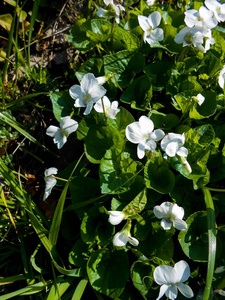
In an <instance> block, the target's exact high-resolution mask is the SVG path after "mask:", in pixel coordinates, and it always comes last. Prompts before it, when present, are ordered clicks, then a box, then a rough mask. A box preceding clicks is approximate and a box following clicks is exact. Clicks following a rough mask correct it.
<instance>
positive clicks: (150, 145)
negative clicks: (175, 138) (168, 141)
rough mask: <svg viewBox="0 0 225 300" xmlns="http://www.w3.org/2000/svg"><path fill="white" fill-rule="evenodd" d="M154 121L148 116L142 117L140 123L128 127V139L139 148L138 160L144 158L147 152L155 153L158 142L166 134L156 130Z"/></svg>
mask: <svg viewBox="0 0 225 300" xmlns="http://www.w3.org/2000/svg"><path fill="white" fill-rule="evenodd" d="M153 129H154V124H153V122H152V120H150V119H149V118H147V117H146V116H141V117H140V119H139V121H138V122H133V123H131V124H129V125H128V126H127V127H126V137H127V139H128V140H129V141H130V142H131V143H134V144H138V146H137V156H138V158H140V159H141V158H143V157H144V155H145V150H150V151H154V150H155V148H156V142H157V141H159V140H161V139H162V138H163V137H164V135H165V133H164V132H163V131H162V130H161V129H156V130H154V131H153Z"/></svg>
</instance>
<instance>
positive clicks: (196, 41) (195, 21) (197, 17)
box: [175, 0, 225, 53]
mask: <svg viewBox="0 0 225 300" xmlns="http://www.w3.org/2000/svg"><path fill="white" fill-rule="evenodd" d="M223 21H225V4H221V3H219V2H218V1H217V0H205V6H201V7H200V8H199V10H196V9H189V10H187V11H186V12H185V18H184V22H185V24H186V27H184V28H183V29H181V30H180V31H179V32H178V34H177V35H176V37H175V42H176V43H178V44H183V46H184V47H185V46H189V45H193V46H194V47H196V48H198V49H199V50H200V51H201V52H204V53H205V52H206V51H208V50H209V49H210V46H211V45H213V44H214V43H215V40H214V38H212V31H211V29H213V28H215V27H216V26H217V24H218V22H223Z"/></svg>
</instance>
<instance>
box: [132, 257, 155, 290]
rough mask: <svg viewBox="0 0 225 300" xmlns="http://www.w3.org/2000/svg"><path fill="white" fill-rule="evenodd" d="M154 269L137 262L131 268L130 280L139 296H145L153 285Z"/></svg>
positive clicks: (146, 264) (149, 265)
mask: <svg viewBox="0 0 225 300" xmlns="http://www.w3.org/2000/svg"><path fill="white" fill-rule="evenodd" d="M154 269H155V267H154V266H153V265H151V264H149V263H147V262H146V263H144V262H140V261H137V262H135V263H134V264H133V265H132V267H131V279H132V282H133V284H134V286H135V287H136V289H138V290H139V291H140V292H141V294H143V295H146V294H147V293H148V290H149V289H150V288H151V286H152V284H153V272H154Z"/></svg>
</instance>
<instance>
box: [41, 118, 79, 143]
mask: <svg viewBox="0 0 225 300" xmlns="http://www.w3.org/2000/svg"><path fill="white" fill-rule="evenodd" d="M77 128H78V122H77V121H75V120H73V119H71V118H70V116H67V117H62V118H61V121H60V123H59V127H57V126H54V125H51V126H49V127H48V128H47V130H46V134H47V135H49V136H51V137H53V142H54V143H55V144H57V148H58V149H61V148H62V146H63V145H64V144H65V143H66V141H67V137H68V136H69V135H70V134H71V133H72V132H74V131H76V130H77Z"/></svg>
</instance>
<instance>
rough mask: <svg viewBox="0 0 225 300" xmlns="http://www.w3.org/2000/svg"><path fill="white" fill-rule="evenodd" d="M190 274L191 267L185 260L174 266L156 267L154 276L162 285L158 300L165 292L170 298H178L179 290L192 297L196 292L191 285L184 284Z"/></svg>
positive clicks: (171, 299)
mask: <svg viewBox="0 0 225 300" xmlns="http://www.w3.org/2000/svg"><path fill="white" fill-rule="evenodd" d="M189 276H190V267H189V265H188V263H187V262H186V261H184V260H180V261H179V262H177V263H176V264H175V265H174V267H170V266H166V265H162V266H158V267H156V268H155V270H154V273H153V277H154V280H155V282H156V283H157V284H159V285H161V287H160V291H159V296H158V298H157V299H156V300H159V299H160V298H162V296H163V295H164V294H165V295H166V297H168V298H169V299H170V300H174V299H176V298H177V294H178V290H179V291H180V292H181V294H182V295H184V296H185V297H186V298H192V297H193V296H194V293H193V291H192V289H191V288H190V287H189V285H187V284H184V282H185V281H186V280H188V278H189Z"/></svg>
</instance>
